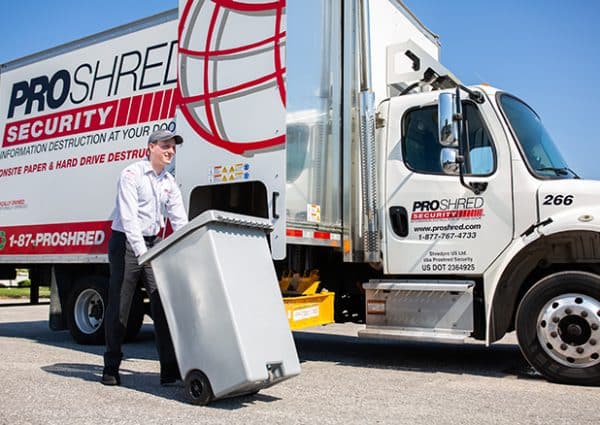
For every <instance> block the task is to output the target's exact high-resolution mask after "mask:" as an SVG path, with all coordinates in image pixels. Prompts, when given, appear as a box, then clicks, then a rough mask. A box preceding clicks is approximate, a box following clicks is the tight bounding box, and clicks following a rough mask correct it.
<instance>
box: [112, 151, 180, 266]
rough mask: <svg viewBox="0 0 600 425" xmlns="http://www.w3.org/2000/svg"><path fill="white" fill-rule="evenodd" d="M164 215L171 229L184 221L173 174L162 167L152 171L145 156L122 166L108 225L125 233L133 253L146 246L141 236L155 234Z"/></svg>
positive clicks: (163, 222) (163, 219)
mask: <svg viewBox="0 0 600 425" xmlns="http://www.w3.org/2000/svg"><path fill="white" fill-rule="evenodd" d="M165 215H166V216H167V217H168V218H169V219H170V220H171V226H172V227H173V230H177V229H179V228H180V227H182V226H184V225H185V224H186V223H187V222H188V219H187V215H186V213H185V209H184V207H183V200H182V198H181V191H180V190H179V187H178V186H177V183H176V182H175V178H174V177H173V176H172V175H171V174H170V173H169V172H167V171H166V170H163V171H162V173H160V174H159V175H156V173H155V172H154V170H153V169H152V165H151V164H150V161H148V160H144V161H139V162H136V163H133V164H131V165H129V166H128V167H127V168H125V169H124V170H123V171H122V172H121V176H120V177H119V182H118V184H117V202H116V206H115V210H114V211H113V214H112V218H113V222H112V229H113V230H117V231H119V232H123V233H125V235H126V236H127V240H128V241H129V244H130V245H131V247H132V249H133V252H134V253H135V255H136V256H140V255H142V254H143V253H145V252H146V251H147V250H148V248H146V244H145V243H144V236H155V235H157V234H158V232H159V230H160V229H161V228H162V227H164V225H165Z"/></svg>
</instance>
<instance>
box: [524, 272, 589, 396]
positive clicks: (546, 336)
mask: <svg viewBox="0 0 600 425" xmlns="http://www.w3.org/2000/svg"><path fill="white" fill-rule="evenodd" d="M516 328H517V338H518V340H519V346H520V348H521V351H522V352H523V355H524V356H525V358H526V359H527V361H528V362H529V363H530V364H531V365H532V366H533V367H534V368H535V369H536V370H537V371H538V372H539V373H541V374H542V375H544V376H545V377H546V378H547V379H548V380H550V381H553V382H558V383H562V384H575V385H598V384H600V277H598V276H596V275H594V274H592V273H587V272H578V271H570V272H560V273H555V274H552V275H550V276H547V277H545V278H543V279H541V280H540V281H538V282H537V283H536V284H535V285H534V286H533V287H532V288H531V289H530V290H529V291H527V293H526V294H525V296H524V297H523V299H522V300H521V303H520V304H519V308H518V310H517V317H516Z"/></svg>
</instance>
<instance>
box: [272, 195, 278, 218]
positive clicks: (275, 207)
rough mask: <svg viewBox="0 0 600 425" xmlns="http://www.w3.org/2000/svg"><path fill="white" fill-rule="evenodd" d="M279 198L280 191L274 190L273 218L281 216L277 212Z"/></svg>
mask: <svg viewBox="0 0 600 425" xmlns="http://www.w3.org/2000/svg"><path fill="white" fill-rule="evenodd" d="M277 198H279V192H273V211H272V212H273V218H279V214H277Z"/></svg>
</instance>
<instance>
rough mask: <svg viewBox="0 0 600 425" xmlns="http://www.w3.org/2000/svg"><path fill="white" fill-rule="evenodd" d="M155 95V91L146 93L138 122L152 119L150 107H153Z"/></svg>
mask: <svg viewBox="0 0 600 425" xmlns="http://www.w3.org/2000/svg"><path fill="white" fill-rule="evenodd" d="M153 97H154V93H146V94H145V95H144V97H143V98H142V109H141V110H140V116H139V118H138V122H146V121H150V108H151V107H152V98H153Z"/></svg>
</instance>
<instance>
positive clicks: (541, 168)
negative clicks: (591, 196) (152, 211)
mask: <svg viewBox="0 0 600 425" xmlns="http://www.w3.org/2000/svg"><path fill="white" fill-rule="evenodd" d="M499 102H500V105H501V107H502V110H503V111H504V114H505V115H506V117H507V118H508V121H509V123H510V126H511V127H512V129H513V131H514V133H515V135H516V137H517V139H518V141H519V143H520V144H521V148H522V151H523V153H524V154H525V157H526V160H527V162H528V164H529V168H530V169H531V170H532V171H533V173H535V174H536V175H538V176H540V177H545V178H548V177H550V178H573V177H575V178H576V177H577V175H576V174H575V173H574V172H573V171H571V170H570V169H569V167H568V165H567V163H566V161H565V160H564V158H563V157H562V155H561V153H560V151H559V150H558V149H557V147H556V145H555V144H554V141H552V138H551V137H550V134H548V131H547V130H546V129H545V128H544V126H543V125H542V121H541V120H540V118H539V117H538V115H537V114H536V113H535V112H534V111H533V110H532V109H531V108H530V107H529V106H527V105H526V104H525V103H523V102H522V101H520V100H519V99H517V98H515V97H513V96H509V95H507V94H502V95H500V99H499Z"/></svg>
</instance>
